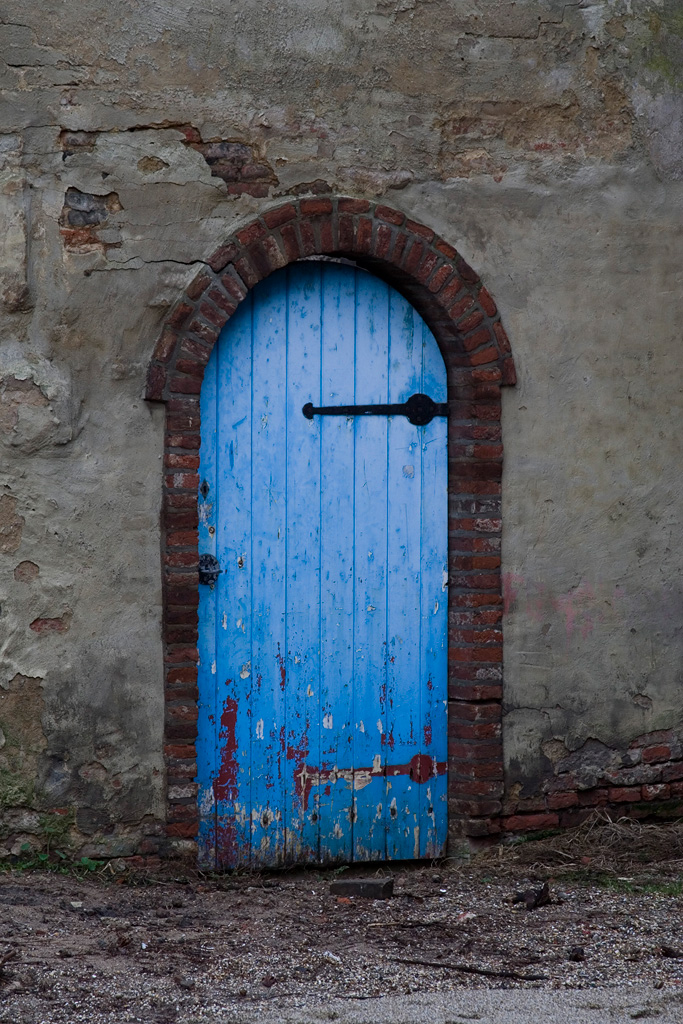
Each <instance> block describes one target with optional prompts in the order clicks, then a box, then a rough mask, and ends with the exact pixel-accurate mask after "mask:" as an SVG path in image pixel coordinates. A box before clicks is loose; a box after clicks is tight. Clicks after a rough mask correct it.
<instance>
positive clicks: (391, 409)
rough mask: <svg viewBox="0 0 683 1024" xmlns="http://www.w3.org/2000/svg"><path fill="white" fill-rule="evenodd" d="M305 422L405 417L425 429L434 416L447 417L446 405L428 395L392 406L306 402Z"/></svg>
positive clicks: (412, 396) (417, 395)
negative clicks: (320, 418)
mask: <svg viewBox="0 0 683 1024" xmlns="http://www.w3.org/2000/svg"><path fill="white" fill-rule="evenodd" d="M301 411H302V413H303V414H304V416H305V417H306V419H307V420H312V419H313V417H314V416H405V417H407V419H408V420H409V422H410V423H412V424H413V426H415V427H425V426H426V425H427V424H428V423H431V422H432V420H433V419H434V417H435V416H448V404H447V403H446V402H435V401H433V399H431V398H430V397H429V395H421V394H415V395H411V396H410V398H409V399H408V400H407V401H406V402H401V403H397V404H394V405H323V406H322V407H320V408H316V407H315V406H314V405H313V403H312V402H306V405H305V406H304V407H303V409H302V410H301Z"/></svg>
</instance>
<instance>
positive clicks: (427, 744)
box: [424, 722, 432, 747]
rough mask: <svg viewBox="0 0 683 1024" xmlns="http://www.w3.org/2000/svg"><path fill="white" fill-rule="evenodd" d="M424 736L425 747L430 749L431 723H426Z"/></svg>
mask: <svg viewBox="0 0 683 1024" xmlns="http://www.w3.org/2000/svg"><path fill="white" fill-rule="evenodd" d="M424 734H425V747H431V745H432V723H431V722H428V723H427V724H426V725H425V727H424Z"/></svg>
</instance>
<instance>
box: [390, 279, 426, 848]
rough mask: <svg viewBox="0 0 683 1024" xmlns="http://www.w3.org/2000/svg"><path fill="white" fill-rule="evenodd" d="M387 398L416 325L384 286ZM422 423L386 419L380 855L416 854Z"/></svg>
mask: <svg viewBox="0 0 683 1024" xmlns="http://www.w3.org/2000/svg"><path fill="white" fill-rule="evenodd" d="M389 298H390V318H389V366H390V370H389V401H390V402H392V403H393V402H405V401H406V400H407V399H408V398H410V396H411V395H413V394H415V393H416V392H419V391H421V390H422V388H421V384H422V330H421V323H420V322H419V320H418V322H417V323H416V322H415V315H414V314H415V311H414V310H413V308H412V306H410V305H409V303H408V302H407V301H406V300H405V299H404V298H402V296H400V295H399V294H398V293H397V292H395V291H392V292H391V293H390V297H389ZM421 435H422V428H421V427H416V426H413V424H412V423H410V422H409V421H408V419H407V418H406V417H405V416H392V417H390V418H389V423H388V437H387V443H388V474H389V475H388V507H387V552H388V558H387V561H388V573H387V639H388V645H387V650H388V665H387V684H388V693H387V697H388V700H387V704H388V709H387V715H388V725H387V739H388V746H389V753H388V763H387V769H386V804H387V811H386V823H387V857H388V858H390V859H397V860H404V859H409V858H411V857H415V856H416V855H417V850H418V849H419V835H420V820H419V818H420V794H419V789H420V784H419V781H418V780H417V779H416V778H414V775H415V771H414V763H415V762H414V760H413V759H414V757H415V755H416V754H417V753H418V752H419V750H420V742H421V739H422V737H421V735H420V728H421V703H422V687H423V685H424V681H423V679H422V678H421V675H420V616H419V610H418V606H419V594H420V569H421V565H420V536H421V501H420V494H421V487H422V473H421V440H422V437H421Z"/></svg>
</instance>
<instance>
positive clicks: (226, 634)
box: [214, 296, 253, 867]
mask: <svg viewBox="0 0 683 1024" xmlns="http://www.w3.org/2000/svg"><path fill="white" fill-rule="evenodd" d="M251 337H252V300H251V296H250V297H249V298H248V299H246V300H245V301H244V302H243V303H242V305H241V306H240V307H239V309H238V311H237V313H236V314H235V315H234V317H233V318H232V320H231V321H230V323H229V325H228V327H227V330H226V332H225V333H224V334H223V335H222V336H221V338H220V342H219V346H218V378H217V388H218V406H219V414H218V423H219V427H218V444H217V462H218V470H217V472H218V485H219V489H220V507H221V512H220V516H219V519H218V522H217V524H216V538H217V555H218V558H219V561H220V563H221V568H222V570H223V575H222V576H219V584H218V585H217V587H216V592H217V595H218V608H217V613H218V624H217V629H216V632H217V637H218V641H217V659H216V662H217V663H216V677H217V678H216V686H217V691H218V696H217V721H218V724H219V734H218V746H219V750H218V763H217V766H216V778H215V781H214V791H215V795H216V812H217V844H218V857H217V860H218V866H219V867H237V866H239V865H243V864H245V865H246V864H248V863H249V859H250V818H251V799H250V758H251V718H250V716H251V709H250V701H251V691H252V685H253V674H252V664H251V646H252V645H251V628H252V615H251V599H252V594H251V578H252V564H251V514H252V509H251V488H252V484H251Z"/></svg>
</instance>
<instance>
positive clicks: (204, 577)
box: [199, 555, 223, 587]
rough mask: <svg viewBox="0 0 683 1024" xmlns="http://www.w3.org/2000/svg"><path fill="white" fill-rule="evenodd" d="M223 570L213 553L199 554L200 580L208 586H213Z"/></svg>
mask: <svg viewBox="0 0 683 1024" xmlns="http://www.w3.org/2000/svg"><path fill="white" fill-rule="evenodd" d="M222 572H223V570H222V569H221V568H220V565H219V562H218V559H217V558H214V556H213V555H200V556H199V582H200V583H204V584H205V585H206V586H209V587H213V585H214V584H215V582H216V581H217V579H218V577H219V576H220V574H221V573H222Z"/></svg>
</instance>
